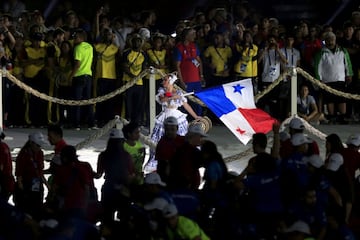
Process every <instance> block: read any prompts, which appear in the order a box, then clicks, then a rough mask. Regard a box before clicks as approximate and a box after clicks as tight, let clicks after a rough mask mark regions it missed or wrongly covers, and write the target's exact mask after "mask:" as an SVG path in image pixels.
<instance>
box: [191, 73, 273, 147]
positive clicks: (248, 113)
mask: <svg viewBox="0 0 360 240" xmlns="http://www.w3.org/2000/svg"><path fill="white" fill-rule="evenodd" d="M195 95H196V96H197V97H198V98H199V99H200V100H201V101H202V102H204V103H205V105H206V106H207V107H208V108H209V109H210V110H211V111H212V112H213V113H214V114H215V115H216V116H217V117H218V118H219V119H220V120H221V121H222V122H223V123H224V124H225V126H226V127H227V128H229V129H230V131H231V132H232V133H233V134H234V135H235V136H236V137H237V138H238V139H239V140H240V141H241V142H242V143H243V144H244V145H246V144H247V143H248V142H249V141H250V140H251V139H252V135H253V134H254V133H258V132H261V133H268V132H270V131H271V130H272V126H273V123H274V122H275V121H276V119H274V118H272V117H271V116H270V115H269V114H268V113H266V112H265V111H263V110H261V109H258V108H256V106H255V101H254V93H253V86H252V82H251V79H244V80H240V81H236V82H231V83H227V84H224V85H220V86H216V87H212V88H208V89H205V90H203V91H200V92H197V93H195Z"/></svg>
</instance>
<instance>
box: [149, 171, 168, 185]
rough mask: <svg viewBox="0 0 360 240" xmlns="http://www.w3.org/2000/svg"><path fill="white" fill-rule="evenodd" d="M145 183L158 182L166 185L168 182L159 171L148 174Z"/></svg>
mask: <svg viewBox="0 0 360 240" xmlns="http://www.w3.org/2000/svg"><path fill="white" fill-rule="evenodd" d="M144 183H146V184H157V185H160V186H163V187H165V186H166V183H164V182H163V181H162V180H161V177H160V175H159V174H158V173H157V172H151V173H148V174H146V176H145V180H144Z"/></svg>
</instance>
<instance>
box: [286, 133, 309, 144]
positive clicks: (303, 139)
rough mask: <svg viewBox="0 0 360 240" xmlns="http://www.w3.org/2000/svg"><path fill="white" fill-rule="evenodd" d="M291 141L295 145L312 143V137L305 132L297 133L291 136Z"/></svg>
mask: <svg viewBox="0 0 360 240" xmlns="http://www.w3.org/2000/svg"><path fill="white" fill-rule="evenodd" d="M291 143H292V145H293V146H300V145H302V144H305V143H311V139H310V138H308V137H307V136H306V135H305V134H303V133H295V134H294V135H293V136H292V137H291Z"/></svg>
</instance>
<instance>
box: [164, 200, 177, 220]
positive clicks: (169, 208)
mask: <svg viewBox="0 0 360 240" xmlns="http://www.w3.org/2000/svg"><path fill="white" fill-rule="evenodd" d="M162 214H163V216H164V217H165V218H171V217H173V216H175V215H177V214H178V210H177V207H176V206H175V204H172V203H170V204H168V205H166V206H165V208H164V209H163V210H162Z"/></svg>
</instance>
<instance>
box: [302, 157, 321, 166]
mask: <svg viewBox="0 0 360 240" xmlns="http://www.w3.org/2000/svg"><path fill="white" fill-rule="evenodd" d="M304 160H305V162H307V163H308V164H310V165H311V166H313V167H315V168H320V167H322V166H323V165H324V161H323V160H322V158H321V157H320V155H319V154H313V155H311V156H309V157H305V158H304Z"/></svg>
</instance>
